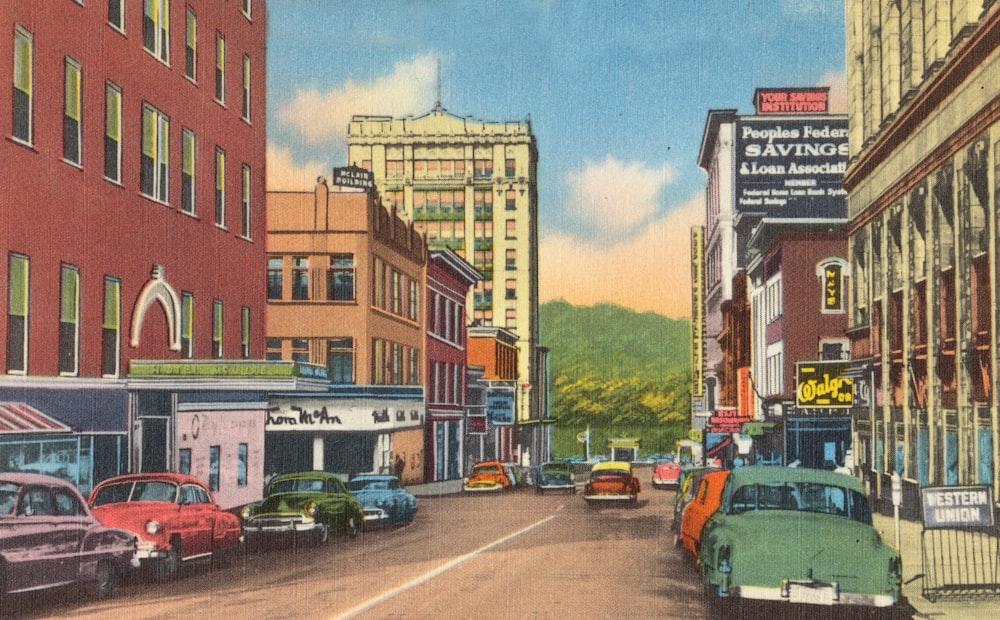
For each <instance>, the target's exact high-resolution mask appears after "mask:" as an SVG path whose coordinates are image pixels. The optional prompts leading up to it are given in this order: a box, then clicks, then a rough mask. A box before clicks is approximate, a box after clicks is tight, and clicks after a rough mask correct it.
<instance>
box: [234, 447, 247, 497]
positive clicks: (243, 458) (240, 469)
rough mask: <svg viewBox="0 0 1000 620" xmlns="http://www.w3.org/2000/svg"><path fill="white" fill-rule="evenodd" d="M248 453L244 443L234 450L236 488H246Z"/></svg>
mask: <svg viewBox="0 0 1000 620" xmlns="http://www.w3.org/2000/svg"><path fill="white" fill-rule="evenodd" d="M248 453H249V450H248V446H247V444H245V443H241V444H240V445H239V446H238V447H237V449H236V486H238V487H240V488H244V487H246V486H247V459H248V456H249V454H248Z"/></svg>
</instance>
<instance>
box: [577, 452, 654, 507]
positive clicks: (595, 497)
mask: <svg viewBox="0 0 1000 620" xmlns="http://www.w3.org/2000/svg"><path fill="white" fill-rule="evenodd" d="M640 487H641V485H640V484H639V479H638V478H636V477H635V475H634V474H633V473H632V464H631V463H627V462H625V461H606V462H603V463H597V464H596V465H594V467H593V468H592V469H591V471H590V480H589V481H588V482H587V484H586V485H585V486H584V488H583V499H585V500H587V502H588V503H594V502H613V501H619V502H622V501H627V502H631V503H635V502H636V500H638V498H639V492H640V490H641V488H640Z"/></svg>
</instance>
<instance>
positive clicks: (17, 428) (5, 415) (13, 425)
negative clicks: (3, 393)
mask: <svg viewBox="0 0 1000 620" xmlns="http://www.w3.org/2000/svg"><path fill="white" fill-rule="evenodd" d="M71 430H72V429H71V428H70V427H68V426H66V425H65V424H63V423H62V422H60V421H59V420H56V419H54V418H50V417H49V416H47V415H45V414H44V413H42V412H41V411H39V410H38V409H35V408H34V407H32V406H31V405H27V404H25V403H3V402H0V434H14V433H18V434H22V433H68V432H69V431H71Z"/></svg>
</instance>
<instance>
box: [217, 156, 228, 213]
mask: <svg viewBox="0 0 1000 620" xmlns="http://www.w3.org/2000/svg"><path fill="white" fill-rule="evenodd" d="M215 225H216V226H219V227H222V228H225V227H226V152H225V151H223V150H222V149H220V148H216V149H215Z"/></svg>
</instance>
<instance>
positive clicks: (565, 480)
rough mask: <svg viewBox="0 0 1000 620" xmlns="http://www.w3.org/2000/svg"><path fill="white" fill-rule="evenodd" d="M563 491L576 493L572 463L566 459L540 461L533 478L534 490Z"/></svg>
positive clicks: (538, 491)
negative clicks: (535, 475) (535, 476)
mask: <svg viewBox="0 0 1000 620" xmlns="http://www.w3.org/2000/svg"><path fill="white" fill-rule="evenodd" d="M545 491H563V492H566V493H576V475H575V474H574V473H573V465H572V464H571V463H567V462H566V461H550V462H548V463H542V465H541V467H539V468H538V476H537V478H536V479H535V492H536V493H544V492H545Z"/></svg>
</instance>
